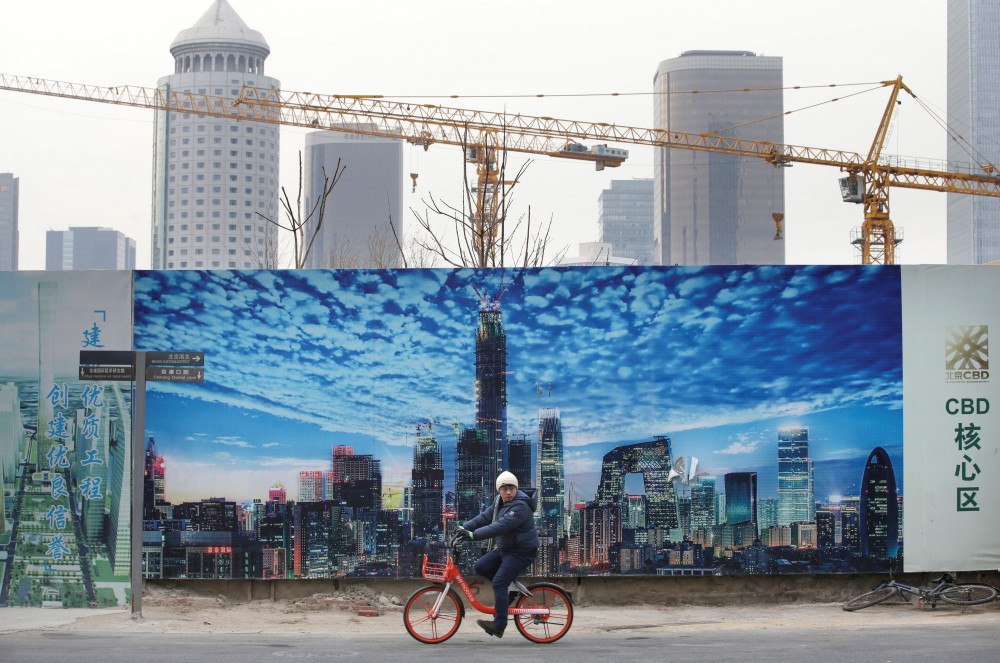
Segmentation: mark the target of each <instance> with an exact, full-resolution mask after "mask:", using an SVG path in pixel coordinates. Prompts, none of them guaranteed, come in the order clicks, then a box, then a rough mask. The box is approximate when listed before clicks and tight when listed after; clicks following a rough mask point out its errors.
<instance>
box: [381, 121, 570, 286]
mask: <svg viewBox="0 0 1000 663" xmlns="http://www.w3.org/2000/svg"><path fill="white" fill-rule="evenodd" d="M463 153H464V161H465V162H467V163H475V164H476V174H477V182H476V184H475V186H472V185H470V182H469V175H468V169H467V168H465V167H464V166H463V169H462V175H463V176H462V182H463V189H464V190H463V194H464V195H463V197H462V204H461V206H460V207H456V206H454V205H451V204H449V203H446V202H444V201H440V200H438V199H437V198H436V197H435V196H434V195H433V194H428V196H427V197H426V198H422V199H421V202H422V203H423V204H424V207H425V209H424V210H423V212H422V213H421V212H418V211H417V210H413V209H411V210H410V211H411V212H412V213H413V216H414V218H415V219H416V221H417V225H418V227H419V229H420V231H421V232H420V233H418V234H417V235H415V236H414V237H413V238H412V240H411V241H412V242H413V245H415V246H416V247H417V249H418V250H419V252H420V253H422V254H424V255H432V256H435V257H436V258H440V259H441V260H442V261H443V262H444V263H445V264H448V265H451V266H454V267H505V266H520V267H539V266H542V265H546V264H550V263H552V262H556V261H558V260H559V258H560V257H561V256H562V255H563V254H564V253H565V249H563V250H562V251H558V252H556V253H555V254H554V255H553V254H549V253H548V251H549V245H550V243H551V230H552V218H551V217H550V218H549V221H548V222H547V223H544V224H535V223H534V222H533V219H532V216H531V208H530V207H529V208H528V212H527V214H524V215H521V216H520V217H518V218H517V220H515V221H512V220H511V219H510V218H509V216H510V208H511V204H512V201H513V196H512V193H513V189H514V187H515V185H516V184H517V183H518V181H519V180H520V179H521V177H523V175H524V174H525V172H526V171H527V169H528V166H530V165H531V162H530V161H528V162H525V163H524V164H523V165H522V166H521V167H520V168H519V169H518V171H517V173H516V175H515V177H514V178H513V180H507V179H506V178H505V173H506V170H507V151H506V150H505V149H503V140H502V139H501V140H500V141H499V145H496V144H492V145H491V144H488V143H487V144H483V145H475V146H469V145H468V144H465V145H463ZM442 219H443V220H444V221H445V222H446V226H448V228H447V229H446V230H441V229H440V227H439V225H438V224H437V223H435V222H436V221H441V220H442ZM390 226H391V227H392V229H393V233H394V236H395V238H396V242H397V245H398V247H399V249H400V253H401V254H402V255H403V264H404V266H407V267H409V266H411V265H409V264H408V259H407V258H408V256H407V252H406V251H404V250H403V244H402V242H401V239H400V237H399V236H398V233H397V231H396V228H395V225H392V219H391V218H390Z"/></svg>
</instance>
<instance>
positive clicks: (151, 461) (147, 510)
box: [142, 437, 166, 520]
mask: <svg viewBox="0 0 1000 663" xmlns="http://www.w3.org/2000/svg"><path fill="white" fill-rule="evenodd" d="M143 471H144V474H143V477H142V493H143V495H142V513H143V515H142V517H143V519H145V520H159V519H160V518H162V517H163V515H162V514H161V513H160V511H159V510H158V509H157V507H158V506H160V505H161V504H163V503H164V502H165V501H166V462H165V461H164V460H163V456H159V455H157V453H156V442H155V440H154V438H153V437H150V438H149V441H148V442H147V443H146V456H145V458H144V459H143Z"/></svg>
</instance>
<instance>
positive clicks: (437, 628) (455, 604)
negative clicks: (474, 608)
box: [403, 585, 465, 645]
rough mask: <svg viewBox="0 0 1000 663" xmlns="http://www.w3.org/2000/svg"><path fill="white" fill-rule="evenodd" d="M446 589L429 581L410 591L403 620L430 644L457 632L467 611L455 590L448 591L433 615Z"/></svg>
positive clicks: (411, 630) (410, 630)
mask: <svg viewBox="0 0 1000 663" xmlns="http://www.w3.org/2000/svg"><path fill="white" fill-rule="evenodd" d="M442 593H444V587H441V586H438V585H429V586H427V587H421V588H420V589H418V590H417V591H415V592H413V594H411V595H410V598H408V599H407V600H406V607H404V608H403V624H404V625H405V626H406V632H407V633H409V634H410V635H412V636H413V637H414V638H416V639H417V640H419V641H420V642H423V643H425V644H429V645H436V644H437V643H439V642H444V641H445V640H447V639H448V638H450V637H451V636H453V635H455V632H456V631H458V627H459V626H461V624H462V616H463V615H464V614H465V612H464V610H465V609H464V606H463V605H462V601H461V600H460V599H459V598H458V595H457V594H455V592H453V591H448V593H446V594H444V598H443V599H442V600H441V607H440V608H439V609H438V614H437V616H434V615H432V614H431V613H432V611H433V609H434V604H435V603H437V600H438V597H440V596H441V594H442Z"/></svg>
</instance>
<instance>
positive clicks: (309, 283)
mask: <svg viewBox="0 0 1000 663" xmlns="http://www.w3.org/2000/svg"><path fill="white" fill-rule="evenodd" d="M498 293H502V294H501V296H500V306H501V309H502V311H503V320H504V327H505V329H506V333H507V348H508V370H509V371H510V374H509V375H508V379H509V382H508V417H509V422H510V424H509V426H508V430H509V432H510V433H527V434H528V435H529V437H531V438H532V439H534V438H535V433H536V431H537V417H538V411H539V409H540V408H558V409H559V410H560V414H561V417H562V422H563V430H564V437H565V445H566V471H567V479H568V481H573V480H574V478H575V483H576V486H577V490H578V491H579V493H580V494H581V496H582V497H584V498H590V497H592V487H593V485H594V484H596V480H597V475H598V474H599V471H600V458H601V455H602V454H603V453H605V452H606V451H607V450H609V449H610V448H612V447H613V446H615V445H616V444H618V443H622V442H627V441H640V440H646V439H650V438H651V436H653V435H664V434H667V435H670V436H671V437H672V438H673V441H674V452H675V454H683V455H695V456H697V457H699V459H700V463H701V467H702V468H704V469H706V470H707V471H710V472H712V473H713V474H717V475H720V476H721V474H723V473H725V472H726V471H752V470H758V471H760V472H761V473H762V476H761V480H760V483H761V497H762V498H763V497H766V496H767V495H766V492H767V491H768V490H769V488H770V486H771V484H773V483H774V482H773V476H771V475H773V474H774V473H775V469H774V465H775V464H776V463H775V459H776V448H777V428H778V427H779V426H784V425H793V424H800V425H807V426H809V428H810V452H811V454H812V456H813V458H814V459H815V460H816V461H817V464H818V465H817V466H818V467H820V464H823V463H825V464H826V466H827V467H828V468H833V467H837V466H838V464H844V468H843V472H841V470H838V472H840V473H845V472H846V473H847V475H849V476H847V477H845V478H837V479H836V480H833V479H829V478H827V479H826V480H824V479H821V477H819V476H818V477H817V484H818V485H817V497H819V496H820V494H821V493H820V491H821V490H825V491H826V492H827V493H828V494H834V493H838V492H842V491H849V490H850V489H851V487H852V486H851V484H852V483H853V484H854V485H855V487H856V483H857V482H858V481H859V480H860V474H861V470H862V469H863V462H864V458H865V457H866V456H867V454H868V453H869V452H870V451H871V449H872V448H873V447H874V446H883V447H886V448H887V449H889V450H890V454H892V455H894V456H895V458H896V459H898V461H899V462H900V463H901V460H902V458H901V453H900V454H899V455H898V456H897V455H896V450H897V449H901V445H902V416H901V406H902V359H901V357H902V348H901V345H902V340H901V339H902V335H901V328H900V293H899V272H898V270H897V269H895V268H879V267H874V268H872V267H860V266H853V267H847V266H839V267H784V266H783V267H767V266H755V267H672V268H632V267H629V268H596V269H586V268H558V269H556V268H550V269H540V270H527V271H516V272H515V271H509V272H503V273H501V272H481V271H476V270H443V269H438V270H400V271H295V272H292V271H277V272H275V271H270V272H269V271H260V272H239V273H237V272H181V271H178V272H140V273H139V274H138V275H137V280H136V328H135V338H136V341H135V342H136V349H138V350H195V351H204V352H205V354H206V361H205V368H206V380H205V383H204V384H202V385H191V384H168V383H157V384H154V385H151V387H150V399H149V412H148V431H149V433H150V434H151V435H154V436H155V437H156V439H157V445H158V447H159V448H160V450H161V452H162V453H164V455H165V456H166V457H167V459H168V461H169V462H170V467H171V472H170V474H169V475H168V476H169V478H168V499H172V500H174V501H178V500H180V499H196V498H198V497H207V496H209V493H211V494H212V495H220V494H225V495H226V496H227V497H229V498H230V499H248V498H251V497H265V496H266V491H267V488H268V487H269V486H270V485H271V484H273V483H274V482H275V481H281V482H282V483H284V484H286V485H291V486H294V485H295V477H297V473H298V471H299V470H303V469H327V468H328V465H329V454H330V446H331V445H334V444H351V445H353V446H355V448H356V452H357V453H374V454H375V455H376V456H378V457H380V458H382V459H383V471H384V473H385V475H386V480H387V482H392V481H397V482H400V481H403V480H405V478H406V477H408V474H409V469H410V454H411V451H410V449H411V446H412V444H413V441H414V431H415V426H416V425H417V424H418V423H420V422H422V421H434V422H440V423H439V424H438V425H437V426H435V428H434V430H435V433H437V434H438V436H439V440H440V441H441V443H442V445H443V446H444V447H445V448H446V449H445V453H446V465H447V462H448V461H447V458H448V456H449V451H448V447H449V445H453V444H454V435H453V433H452V424H454V423H459V424H461V425H463V426H472V425H473V424H474V418H475V404H474V396H473V385H474V377H475V368H474V360H475V353H474V334H475V330H476V327H477V324H478V310H479V307H480V297H479V295H480V294H482V295H485V296H487V297H492V296H495V295H497V294H498ZM858 458H860V461H858V460H857V459H858ZM855 468H856V469H855ZM900 469H901V467H900ZM449 473H450V469H449ZM768 473H769V474H768ZM818 474H819V473H818ZM855 475H856V476H855ZM897 475H898V476H897V479H900V480H901V478H902V476H901V472H897ZM209 477H212V478H211V479H209ZM171 490H173V491H175V494H174V495H171V494H169V493H170V492H171ZM588 491H590V494H587V492H588ZM290 496H294V489H293V490H291V491H290ZM825 496H826V495H824V497H825Z"/></svg>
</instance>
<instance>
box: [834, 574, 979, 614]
mask: <svg viewBox="0 0 1000 663" xmlns="http://www.w3.org/2000/svg"><path fill="white" fill-rule="evenodd" d="M931 582H933V583H935V584H934V586H933V587H914V586H913V585H907V584H905V583H901V582H898V581H897V580H895V579H891V580H889V582H884V583H882V584H881V585H879V586H878V587H876V588H875V589H873V590H871V591H870V592H865V593H864V594H862V595H861V596H856V597H854V598H853V599H850V600H849V601H845V602H844V605H843V608H844V610H847V611H848V612H851V611H854V610H861V609H862V608H867V607H868V606H872V605H876V604H878V603H884V602H885V601H888V600H889V599H891V598H896V599H897V600H896V601H894V602H893V603H912V601H913V597H914V596H915V597H917V600H918V601H919V602H920V603H928V604H930V606H931V607H932V608H936V607H937V603H938V601H943V602H945V603H951V604H954V605H980V604H983V603H989V602H990V601H992V600H994V599H995V598H996V597H997V588H996V587H993V586H992V585H980V584H976V583H961V584H958V583H956V582H955V579H954V578H952V577H951V576H950V575H949V574H947V573H945V574H943V575H942V576H941V577H940V578H935V579H934V580H931Z"/></svg>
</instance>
